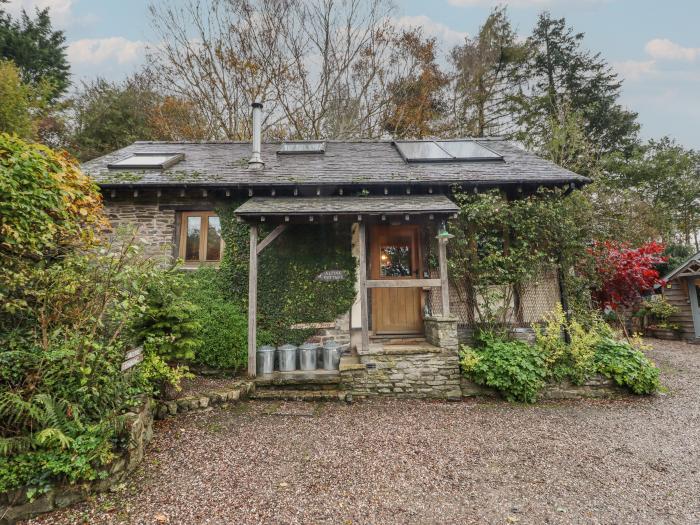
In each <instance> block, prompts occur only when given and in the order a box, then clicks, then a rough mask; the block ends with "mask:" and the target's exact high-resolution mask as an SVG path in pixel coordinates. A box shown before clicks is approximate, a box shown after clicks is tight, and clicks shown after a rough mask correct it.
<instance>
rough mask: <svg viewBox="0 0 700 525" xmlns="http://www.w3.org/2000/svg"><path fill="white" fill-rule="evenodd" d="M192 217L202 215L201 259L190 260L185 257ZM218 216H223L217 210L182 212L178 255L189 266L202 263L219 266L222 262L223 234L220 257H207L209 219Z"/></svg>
mask: <svg viewBox="0 0 700 525" xmlns="http://www.w3.org/2000/svg"><path fill="white" fill-rule="evenodd" d="M190 217H201V223H200V235H199V259H197V260H191V261H188V260H186V259H185V252H186V250H187V220H188V219H189V218H190ZM210 217H217V218H219V221H221V218H220V217H219V215H218V214H217V213H216V212H215V211H211V210H206V211H205V210H199V211H183V212H181V213H180V242H179V245H178V257H179V258H180V259H182V260H183V261H184V264H185V266H187V267H196V266H202V265H208V266H218V265H219V264H221V259H222V257H223V255H224V238H223V236H221V241H220V242H221V244H220V246H219V258H218V259H217V260H215V261H208V260H207V259H206V257H207V240H208V237H209V219H210Z"/></svg>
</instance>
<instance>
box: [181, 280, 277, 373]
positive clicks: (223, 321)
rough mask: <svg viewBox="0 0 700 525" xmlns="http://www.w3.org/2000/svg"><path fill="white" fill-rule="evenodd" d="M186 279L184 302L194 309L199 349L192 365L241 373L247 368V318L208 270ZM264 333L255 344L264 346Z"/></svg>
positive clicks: (240, 306) (220, 281)
mask: <svg viewBox="0 0 700 525" xmlns="http://www.w3.org/2000/svg"><path fill="white" fill-rule="evenodd" d="M188 277H189V283H190V287H189V292H188V298H189V300H190V301H192V302H193V303H194V304H195V305H196V306H197V314H196V320H197V323H198V324H199V326H200V329H199V337H200V339H201V341H202V345H201V347H200V348H199V350H198V351H197V356H196V358H195V362H196V363H198V364H200V365H205V366H208V367H212V368H219V369H229V370H233V369H242V368H245V367H246V366H247V364H248V317H247V314H246V311H245V309H244V307H242V305H241V304H239V303H238V302H236V301H235V300H233V299H231V298H230V297H229V296H227V295H226V294H224V293H222V278H221V275H219V274H218V273H217V271H216V270H214V269H212V268H202V269H200V270H198V271H197V272H195V273H194V274H192V275H190V276H188ZM267 340H269V337H268V336H267V335H266V334H265V332H264V330H263V331H261V333H260V334H259V336H258V341H262V342H267Z"/></svg>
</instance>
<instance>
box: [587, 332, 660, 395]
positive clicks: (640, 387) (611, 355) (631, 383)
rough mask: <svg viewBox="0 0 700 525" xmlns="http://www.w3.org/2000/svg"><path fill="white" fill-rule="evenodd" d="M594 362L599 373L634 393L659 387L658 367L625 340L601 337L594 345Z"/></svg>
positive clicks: (648, 391) (650, 390)
mask: <svg viewBox="0 0 700 525" xmlns="http://www.w3.org/2000/svg"><path fill="white" fill-rule="evenodd" d="M595 363H596V367H597V370H598V371H599V372H600V373H601V374H603V375H604V376H606V377H609V378H611V379H613V380H614V381H615V382H616V383H617V384H618V385H620V386H623V387H627V388H629V389H630V390H631V391H632V392H634V393H635V394H653V393H654V392H656V391H657V390H658V389H659V369H658V368H657V367H656V366H655V365H654V363H653V362H652V361H651V360H650V359H649V358H647V357H646V356H645V355H644V354H643V353H642V352H641V351H639V350H637V349H635V348H632V347H631V346H630V345H629V344H627V343H625V342H621V341H615V340H613V339H609V338H606V339H603V340H602V341H601V342H599V343H598V345H597V347H596V354H595Z"/></svg>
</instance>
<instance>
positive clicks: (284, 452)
mask: <svg viewBox="0 0 700 525" xmlns="http://www.w3.org/2000/svg"><path fill="white" fill-rule="evenodd" d="M651 342H652V343H653V344H654V346H655V349H654V350H653V351H651V352H650V354H651V356H652V358H654V359H655V360H656V362H657V363H658V365H659V366H660V368H661V370H662V380H663V383H664V384H665V385H666V387H667V388H668V390H669V391H668V393H667V394H665V395H661V396H656V397H654V398H629V399H620V400H613V401H571V402H549V403H542V404H539V405H536V406H517V405H509V404H507V403H505V402H500V401H498V402H497V401H465V402H460V403H438V402H436V403H431V402H421V401H373V402H359V403H354V404H352V405H346V404H341V403H333V404H305V403H271V402H268V403H265V402H249V403H243V404H240V405H238V406H235V407H234V408H231V409H229V410H215V411H212V412H208V413H201V414H197V415H192V414H189V415H187V416H185V417H179V418H177V419H173V420H167V421H164V422H161V423H159V424H158V428H157V431H156V437H155V439H154V441H153V442H152V445H151V447H150V448H149V450H148V454H147V457H146V460H145V461H144V463H143V466H142V468H141V469H140V470H139V471H138V473H137V474H136V475H135V476H133V477H132V479H131V481H130V482H129V483H128V484H127V485H125V486H123V487H121V488H120V490H118V491H116V492H113V493H109V494H105V495H101V496H99V497H97V498H96V499H95V500H94V501H91V502H88V503H84V504H81V505H77V506H75V507H73V508H71V509H68V510H65V511H62V512H60V513H54V514H52V515H48V516H45V517H42V518H39V519H36V520H34V521H32V522H31V523H42V524H48V523H52V524H53V523H55V524H58V523H60V524H74V523H91V524H93V523H94V524H101V523H144V524H150V523H178V524H179V523H183V524H189V523H217V524H218V523H285V524H286V523H334V524H335V523H343V524H360V523H373V524H379V523H396V524H404V523H586V524H588V523H654V524H656V523H700V437H699V436H700V434H699V432H698V431H699V430H700V394H699V392H700V346H691V345H686V344H683V343H675V342H674V343H669V342H662V341H651Z"/></svg>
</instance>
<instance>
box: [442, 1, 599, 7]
mask: <svg viewBox="0 0 700 525" xmlns="http://www.w3.org/2000/svg"><path fill="white" fill-rule="evenodd" d="M607 1H609V0H448V3H449V4H450V5H453V6H456V7H484V6H485V7H498V6H501V5H506V6H507V7H546V6H552V5H560V6H571V5H576V4H579V5H589V4H602V3H605V2H607Z"/></svg>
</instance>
